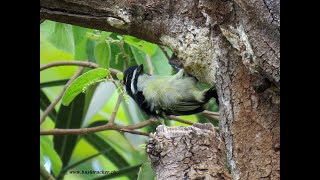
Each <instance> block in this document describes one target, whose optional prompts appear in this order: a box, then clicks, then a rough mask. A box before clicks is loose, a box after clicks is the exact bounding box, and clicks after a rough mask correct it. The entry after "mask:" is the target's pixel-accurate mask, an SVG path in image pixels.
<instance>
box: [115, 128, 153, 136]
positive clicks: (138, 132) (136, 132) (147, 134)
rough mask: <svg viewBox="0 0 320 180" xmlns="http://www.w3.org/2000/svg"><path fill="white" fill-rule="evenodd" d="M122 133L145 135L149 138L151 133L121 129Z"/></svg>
mask: <svg viewBox="0 0 320 180" xmlns="http://www.w3.org/2000/svg"><path fill="white" fill-rule="evenodd" d="M120 131H121V132H127V133H131V134H138V135H143V136H149V133H145V132H140V131H134V130H130V129H120Z"/></svg>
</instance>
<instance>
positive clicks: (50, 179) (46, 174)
mask: <svg viewBox="0 0 320 180" xmlns="http://www.w3.org/2000/svg"><path fill="white" fill-rule="evenodd" d="M40 176H41V177H42V178H43V179H45V180H55V178H54V177H53V176H52V175H51V174H50V173H49V172H48V171H47V170H46V169H45V168H44V167H42V166H41V165H40Z"/></svg>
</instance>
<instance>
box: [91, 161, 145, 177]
mask: <svg viewBox="0 0 320 180" xmlns="http://www.w3.org/2000/svg"><path fill="white" fill-rule="evenodd" d="M140 166H141V164H138V165H135V166H130V167H126V168H123V169H120V170H119V171H116V172H113V173H110V174H108V175H104V176H101V177H98V178H94V180H99V179H112V178H113V179H114V178H115V177H121V176H128V175H129V174H136V173H138V171H139V168H140ZM145 180H149V179H145Z"/></svg>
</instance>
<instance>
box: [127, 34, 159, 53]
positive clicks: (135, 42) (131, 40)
mask: <svg viewBox="0 0 320 180" xmlns="http://www.w3.org/2000/svg"><path fill="white" fill-rule="evenodd" d="M123 39H124V41H125V42H126V43H128V44H130V45H131V46H134V47H136V48H138V49H140V50H141V51H143V52H144V53H146V54H148V55H149V56H152V55H153V54H154V53H155V52H156V50H157V47H158V46H157V45H156V44H153V43H149V42H147V41H143V40H141V39H138V38H136V37H133V36H124V38H123Z"/></svg>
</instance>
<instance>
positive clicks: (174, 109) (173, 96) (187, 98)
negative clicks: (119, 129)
mask: <svg viewBox="0 0 320 180" xmlns="http://www.w3.org/2000/svg"><path fill="white" fill-rule="evenodd" d="M123 83H124V86H125V89H126V92H127V94H128V95H129V96H130V97H132V98H133V99H134V100H135V102H136V103H137V104H138V105H139V107H140V108H141V109H142V110H143V111H144V112H146V113H147V114H148V115H151V116H155V117H165V116H167V115H176V116H179V115H190V114H196V113H199V112H202V111H204V110H205V109H206V106H207V104H208V101H209V100H210V99H211V98H212V97H214V98H215V99H216V101H217V102H218V96H217V92H216V90H215V88H214V87H211V88H209V89H207V90H204V91H201V90H199V89H198V88H197V87H196V83H197V80H196V79H195V78H194V77H190V76H188V75H187V74H186V73H184V70H183V69H180V70H179V72H178V73H177V74H175V75H173V76H158V75H149V74H147V73H145V72H144V71H143V64H141V65H139V66H132V67H129V68H128V69H127V70H125V72H124V78H123Z"/></svg>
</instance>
